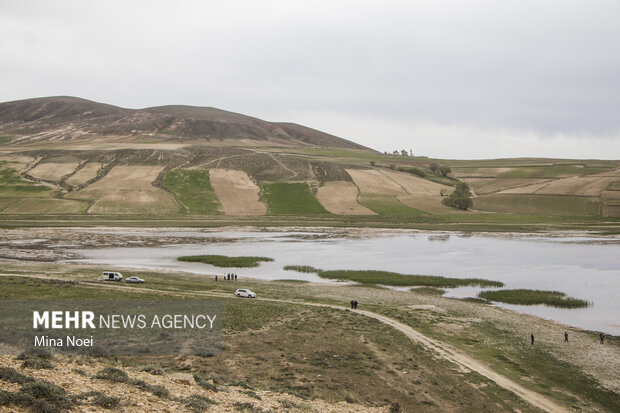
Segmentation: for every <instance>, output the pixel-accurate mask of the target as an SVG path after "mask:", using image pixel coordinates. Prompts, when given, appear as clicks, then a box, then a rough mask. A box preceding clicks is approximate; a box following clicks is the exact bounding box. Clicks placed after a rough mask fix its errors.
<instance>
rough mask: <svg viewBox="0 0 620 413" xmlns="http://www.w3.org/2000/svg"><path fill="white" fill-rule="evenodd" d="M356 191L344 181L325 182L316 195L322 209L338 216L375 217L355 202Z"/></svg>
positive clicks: (352, 185) (354, 187)
mask: <svg viewBox="0 0 620 413" xmlns="http://www.w3.org/2000/svg"><path fill="white" fill-rule="evenodd" d="M357 195H358V189H357V187H356V186H355V185H354V184H353V183H351V182H346V181H335V182H326V183H325V184H324V185H323V186H321V187H320V188H319V190H318V193H317V195H316V197H317V199H318V200H319V202H320V203H321V205H323V208H325V209H326V210H328V211H329V212H331V213H332V214H338V215H376V213H375V212H373V211H371V210H370V209H368V208H366V207H364V206H362V205H360V204H359V203H358V202H357Z"/></svg>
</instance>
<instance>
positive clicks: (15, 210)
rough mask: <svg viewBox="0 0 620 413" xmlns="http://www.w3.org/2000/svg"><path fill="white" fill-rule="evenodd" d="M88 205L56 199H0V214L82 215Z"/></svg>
mask: <svg viewBox="0 0 620 413" xmlns="http://www.w3.org/2000/svg"><path fill="white" fill-rule="evenodd" d="M87 208H88V203H86V202H83V201H77V200H73V199H56V198H0V214H18V215H19V214H83V213H84V212H85V211H86V209H87Z"/></svg>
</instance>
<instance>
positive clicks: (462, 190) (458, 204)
mask: <svg viewBox="0 0 620 413" xmlns="http://www.w3.org/2000/svg"><path fill="white" fill-rule="evenodd" d="M471 196H472V195H471V191H470V190H469V185H467V184H466V183H465V182H459V183H457V184H456V188H455V189H454V192H452V193H451V194H450V196H449V197H447V198H444V199H442V200H441V203H442V204H444V205H446V206H449V207H452V208H458V209H462V210H468V209H469V208H471V207H472V206H473V205H474V201H472V199H471Z"/></svg>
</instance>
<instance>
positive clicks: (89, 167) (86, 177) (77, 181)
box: [66, 162, 101, 186]
mask: <svg viewBox="0 0 620 413" xmlns="http://www.w3.org/2000/svg"><path fill="white" fill-rule="evenodd" d="M100 168H101V164H100V163H98V162H88V163H86V164H85V165H84V166H83V167H82V168H80V169H78V170H77V171H76V172H75V173H74V174H73V175H71V176H70V177H68V178H67V179H66V182H67V183H68V184H69V185H73V186H76V185H82V184H85V183H86V182H88V181H90V180H91V179H94V178H95V177H97V171H99V169H100Z"/></svg>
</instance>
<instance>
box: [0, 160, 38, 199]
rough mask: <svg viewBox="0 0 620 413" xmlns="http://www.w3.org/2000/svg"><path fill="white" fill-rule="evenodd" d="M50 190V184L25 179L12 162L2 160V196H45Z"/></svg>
mask: <svg viewBox="0 0 620 413" xmlns="http://www.w3.org/2000/svg"><path fill="white" fill-rule="evenodd" d="M49 192H50V187H49V186H44V185H37V184H35V183H34V182H31V181H27V180H25V179H23V178H22V177H21V176H19V174H18V173H17V170H15V169H14V168H12V167H11V163H10V162H6V161H0V196H3V197H7V196H8V197H27V196H30V197H32V196H45V195H48V193H49Z"/></svg>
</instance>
